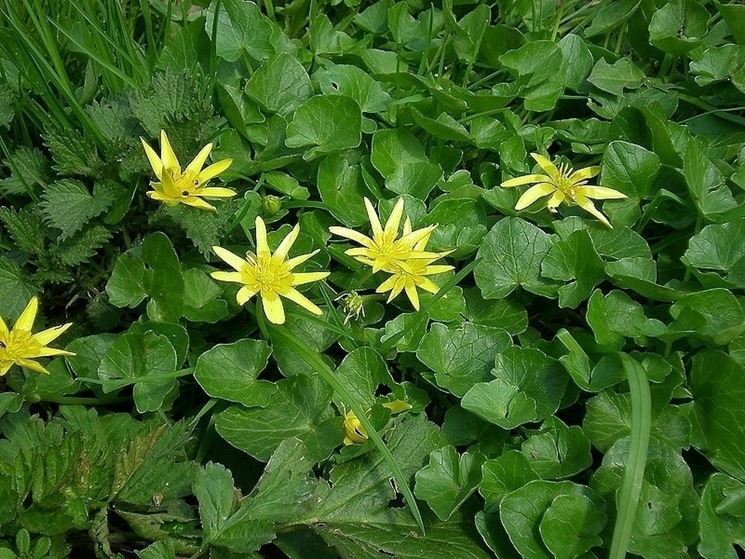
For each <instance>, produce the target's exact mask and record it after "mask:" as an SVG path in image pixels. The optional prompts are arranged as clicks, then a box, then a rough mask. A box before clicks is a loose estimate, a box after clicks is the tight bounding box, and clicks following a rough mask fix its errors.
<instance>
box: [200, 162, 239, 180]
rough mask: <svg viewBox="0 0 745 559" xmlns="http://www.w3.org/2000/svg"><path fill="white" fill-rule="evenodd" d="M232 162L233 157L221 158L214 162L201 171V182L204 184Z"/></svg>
mask: <svg viewBox="0 0 745 559" xmlns="http://www.w3.org/2000/svg"><path fill="white" fill-rule="evenodd" d="M232 164H233V160H232V159H221V160H220V161H218V162H217V163H213V164H212V165H210V166H209V167H207V168H206V169H204V171H202V172H201V173H199V182H201V183H202V184H204V183H206V182H207V181H208V180H210V179H213V178H215V177H216V176H217V175H219V174H220V173H222V172H223V171H226V170H227V169H228V167H230V166H231V165H232Z"/></svg>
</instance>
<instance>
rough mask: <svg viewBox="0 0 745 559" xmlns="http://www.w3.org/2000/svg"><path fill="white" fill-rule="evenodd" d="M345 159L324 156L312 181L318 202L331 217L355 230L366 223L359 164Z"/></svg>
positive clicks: (344, 157)
mask: <svg viewBox="0 0 745 559" xmlns="http://www.w3.org/2000/svg"><path fill="white" fill-rule="evenodd" d="M349 159H350V158H349V157H348V155H347V154H344V153H338V154H331V155H328V156H326V157H324V158H323V160H322V161H321V164H320V165H319V166H318V175H317V179H316V182H317V184H318V193H319V194H320V195H321V200H323V202H324V204H326V205H327V206H328V208H329V211H330V212H331V214H332V215H333V216H334V217H335V218H336V219H338V220H339V221H340V222H342V223H343V224H344V225H346V226H347V227H358V226H360V225H362V224H363V223H366V222H367V212H366V211H365V205H364V203H363V201H362V199H363V197H364V196H365V192H366V191H365V186H364V182H363V180H362V172H361V170H360V167H359V165H356V164H353V163H352V161H350V160H349Z"/></svg>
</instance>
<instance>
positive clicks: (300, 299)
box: [282, 289, 323, 316]
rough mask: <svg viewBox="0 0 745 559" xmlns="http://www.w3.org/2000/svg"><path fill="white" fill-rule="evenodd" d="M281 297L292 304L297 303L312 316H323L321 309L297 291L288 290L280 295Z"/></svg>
mask: <svg viewBox="0 0 745 559" xmlns="http://www.w3.org/2000/svg"><path fill="white" fill-rule="evenodd" d="M282 297H286V298H287V299H289V300H290V301H292V302H293V303H297V304H298V305H300V306H301V307H303V308H304V309H305V310H306V311H310V312H312V313H313V314H317V315H319V316H320V315H322V314H323V311H322V310H321V309H319V308H318V307H317V306H316V305H315V304H313V303H312V302H311V300H310V299H308V298H307V297H306V296H305V295H303V294H302V293H300V292H299V291H298V290H297V289H290V290H289V291H286V292H284V293H282Z"/></svg>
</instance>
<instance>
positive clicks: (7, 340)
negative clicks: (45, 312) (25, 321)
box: [0, 330, 44, 361]
mask: <svg viewBox="0 0 745 559" xmlns="http://www.w3.org/2000/svg"><path fill="white" fill-rule="evenodd" d="M43 347H44V346H42V345H41V344H40V343H39V342H38V341H36V339H35V338H34V337H33V336H32V335H31V332H27V331H26V330H13V331H12V332H9V333H8V335H7V336H4V337H0V361H17V360H19V359H25V358H27V357H33V356H35V355H36V354H37V353H38V352H39V351H41V350H42V349H43Z"/></svg>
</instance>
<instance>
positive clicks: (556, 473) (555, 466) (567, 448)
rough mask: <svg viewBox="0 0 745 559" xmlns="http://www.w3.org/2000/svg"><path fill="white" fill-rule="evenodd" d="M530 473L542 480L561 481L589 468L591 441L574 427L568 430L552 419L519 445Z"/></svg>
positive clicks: (556, 419)
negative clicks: (530, 470)
mask: <svg viewBox="0 0 745 559" xmlns="http://www.w3.org/2000/svg"><path fill="white" fill-rule="evenodd" d="M522 452H523V454H524V455H525V456H526V457H527V458H528V462H529V464H530V467H531V469H532V470H533V471H534V472H535V473H537V474H538V475H539V476H540V478H541V479H562V478H567V477H571V476H573V475H575V474H578V473H579V472H581V471H583V470H585V469H586V468H588V467H589V466H590V465H591V464H592V457H591V456H590V441H589V439H588V438H587V437H586V436H585V434H584V433H583V432H582V428H581V427H579V426H577V425H572V426H571V427H569V426H567V425H566V424H565V423H564V422H563V421H561V420H560V419H558V418H556V417H554V416H551V417H549V418H548V419H547V420H546V421H544V422H543V425H541V428H540V429H539V430H538V431H537V432H536V433H534V434H532V435H530V436H529V437H528V438H527V439H526V440H525V441H524V442H523V444H522Z"/></svg>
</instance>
